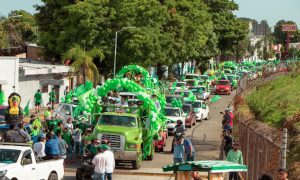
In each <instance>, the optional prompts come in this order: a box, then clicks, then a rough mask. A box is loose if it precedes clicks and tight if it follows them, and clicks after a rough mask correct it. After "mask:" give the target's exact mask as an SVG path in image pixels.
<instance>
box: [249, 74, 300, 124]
mask: <svg viewBox="0 0 300 180" xmlns="http://www.w3.org/2000/svg"><path fill="white" fill-rule="evenodd" d="M246 102H247V105H248V106H249V108H250V110H251V111H252V113H253V114H254V115H255V117H256V118H257V119H258V120H261V121H263V122H264V123H267V124H269V125H272V126H275V127H281V125H282V124H283V123H284V121H285V120H286V119H287V118H288V117H291V116H293V115H294V114H296V113H297V112H299V111H300V75H298V76H282V77H279V78H277V79H276V80H274V81H270V82H268V83H267V84H264V85H262V86H259V87H256V88H255V89H254V90H252V92H251V93H250V95H248V96H247V97H246Z"/></svg>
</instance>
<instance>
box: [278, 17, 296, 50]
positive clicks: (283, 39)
mask: <svg viewBox="0 0 300 180" xmlns="http://www.w3.org/2000/svg"><path fill="white" fill-rule="evenodd" d="M283 24H296V23H295V22H293V21H285V20H280V21H278V22H277V23H276V25H275V27H274V33H273V34H274V37H275V43H276V44H283V45H284V44H286V33H285V32H282V30H281V28H282V25H283Z"/></svg>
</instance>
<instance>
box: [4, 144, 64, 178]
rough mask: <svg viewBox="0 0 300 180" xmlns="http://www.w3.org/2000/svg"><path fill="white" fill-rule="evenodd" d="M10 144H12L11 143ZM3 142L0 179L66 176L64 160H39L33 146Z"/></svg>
mask: <svg viewBox="0 0 300 180" xmlns="http://www.w3.org/2000/svg"><path fill="white" fill-rule="evenodd" d="M9 144H10V145H9ZM12 144H13V145H12ZM15 144H17V143H2V145H1V146H0V179H15V180H17V179H30V180H40V179H51V180H52V179H53V180H60V179H63V178H64V165H63V164H64V160H63V159H58V160H49V161H40V162H39V161H37V160H36V158H35V156H34V153H33V151H32V149H31V147H28V146H20V145H21V144H22V145H24V144H23V143H21V144H20V145H15Z"/></svg>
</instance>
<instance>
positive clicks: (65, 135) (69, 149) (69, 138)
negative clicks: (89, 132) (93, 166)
mask: <svg viewBox="0 0 300 180" xmlns="http://www.w3.org/2000/svg"><path fill="white" fill-rule="evenodd" d="M62 138H63V139H64V140H65V141H66V143H67V145H68V147H67V160H68V161H70V162H71V161H72V153H73V144H72V141H73V139H72V134H71V131H70V130H69V128H68V126H65V128H64V131H63V134H62Z"/></svg>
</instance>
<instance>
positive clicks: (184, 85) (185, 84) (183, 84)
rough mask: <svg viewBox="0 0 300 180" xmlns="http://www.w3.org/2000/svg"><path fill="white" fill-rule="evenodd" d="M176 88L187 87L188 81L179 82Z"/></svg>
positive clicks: (182, 88) (183, 88)
mask: <svg viewBox="0 0 300 180" xmlns="http://www.w3.org/2000/svg"><path fill="white" fill-rule="evenodd" d="M175 89H176V90H185V89H187V83H186V82H177V83H176V87H175Z"/></svg>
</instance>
